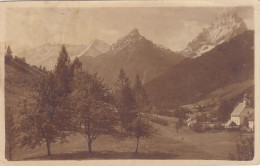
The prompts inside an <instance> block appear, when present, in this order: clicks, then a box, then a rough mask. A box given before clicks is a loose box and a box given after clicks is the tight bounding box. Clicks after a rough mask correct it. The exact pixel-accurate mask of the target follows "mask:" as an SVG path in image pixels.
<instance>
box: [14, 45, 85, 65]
mask: <svg viewBox="0 0 260 166" xmlns="http://www.w3.org/2000/svg"><path fill="white" fill-rule="evenodd" d="M65 46H66V49H67V51H68V54H69V56H70V57H71V59H74V58H75V57H76V56H77V55H79V54H80V53H81V52H82V51H83V50H84V49H85V48H86V46H84V45H65ZM60 50H61V45H60V44H46V45H43V46H38V47H34V48H31V49H26V50H24V51H22V52H21V53H20V54H18V56H19V57H25V59H26V62H28V63H29V64H31V65H36V66H40V65H41V66H45V67H46V68H47V69H53V68H54V66H55V64H56V62H57V58H58V56H59V52H60Z"/></svg>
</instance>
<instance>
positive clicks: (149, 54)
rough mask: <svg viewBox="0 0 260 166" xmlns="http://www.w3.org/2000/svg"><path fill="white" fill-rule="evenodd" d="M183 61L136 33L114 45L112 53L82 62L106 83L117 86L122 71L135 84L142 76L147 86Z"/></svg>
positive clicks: (87, 58)
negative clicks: (135, 80) (137, 78)
mask: <svg viewBox="0 0 260 166" xmlns="http://www.w3.org/2000/svg"><path fill="white" fill-rule="evenodd" d="M183 58H184V57H183V56H182V55H180V54H177V53H174V52H172V51H171V50H169V49H167V48H164V47H161V46H158V45H156V44H154V43H153V42H152V41H150V40H147V39H146V38H145V37H143V36H141V35H140V33H139V31H138V30H137V29H134V30H132V31H131V32H129V33H128V34H127V35H126V36H124V37H122V38H120V39H119V40H118V41H117V42H116V43H114V44H113V45H112V46H111V48H110V49H109V51H108V52H106V53H104V54H101V55H99V56H97V57H89V56H81V57H80V60H81V61H82V62H83V66H84V67H85V68H87V70H88V71H90V72H98V73H99V74H100V75H101V76H102V77H104V79H105V81H106V82H108V83H109V84H111V85H114V84H113V83H114V82H115V80H116V79H117V76H118V74H119V70H120V69H121V68H123V69H124V70H125V72H126V74H127V75H128V76H129V77H130V79H131V80H133V79H134V78H135V75H136V74H139V75H140V77H141V79H142V80H143V82H148V81H150V80H152V79H154V78H156V77H158V76H159V75H160V74H162V73H163V72H165V71H167V70H168V69H169V68H170V67H171V66H172V65H174V64H177V63H178V62H180V61H181V60H182V59H183Z"/></svg>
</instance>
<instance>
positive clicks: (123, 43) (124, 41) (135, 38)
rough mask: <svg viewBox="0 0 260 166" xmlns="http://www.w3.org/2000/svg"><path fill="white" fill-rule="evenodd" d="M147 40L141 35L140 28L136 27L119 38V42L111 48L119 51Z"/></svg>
mask: <svg viewBox="0 0 260 166" xmlns="http://www.w3.org/2000/svg"><path fill="white" fill-rule="evenodd" d="M145 41H147V40H146V39H145V38H144V37H143V36H141V34H140V33H139V31H138V29H137V28H135V29H133V30H131V31H130V32H129V33H128V34H127V35H126V36H124V37H122V38H120V39H119V40H117V42H116V43H114V44H113V45H112V47H111V50H112V51H115V52H117V51H120V50H122V49H125V48H132V47H134V46H137V45H139V44H140V43H143V42H145Z"/></svg>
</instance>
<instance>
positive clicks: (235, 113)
mask: <svg viewBox="0 0 260 166" xmlns="http://www.w3.org/2000/svg"><path fill="white" fill-rule="evenodd" d="M245 107H246V105H245V104H244V103H239V104H238V105H237V106H236V108H235V109H234V111H233V112H232V113H231V116H239V115H240V114H241V112H242V111H243V110H244V108H245Z"/></svg>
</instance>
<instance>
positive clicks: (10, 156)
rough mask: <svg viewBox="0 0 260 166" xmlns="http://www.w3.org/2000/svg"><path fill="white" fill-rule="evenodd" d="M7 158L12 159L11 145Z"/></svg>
mask: <svg viewBox="0 0 260 166" xmlns="http://www.w3.org/2000/svg"><path fill="white" fill-rule="evenodd" d="M9 159H10V161H12V147H11V146H10V147H9Z"/></svg>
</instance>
